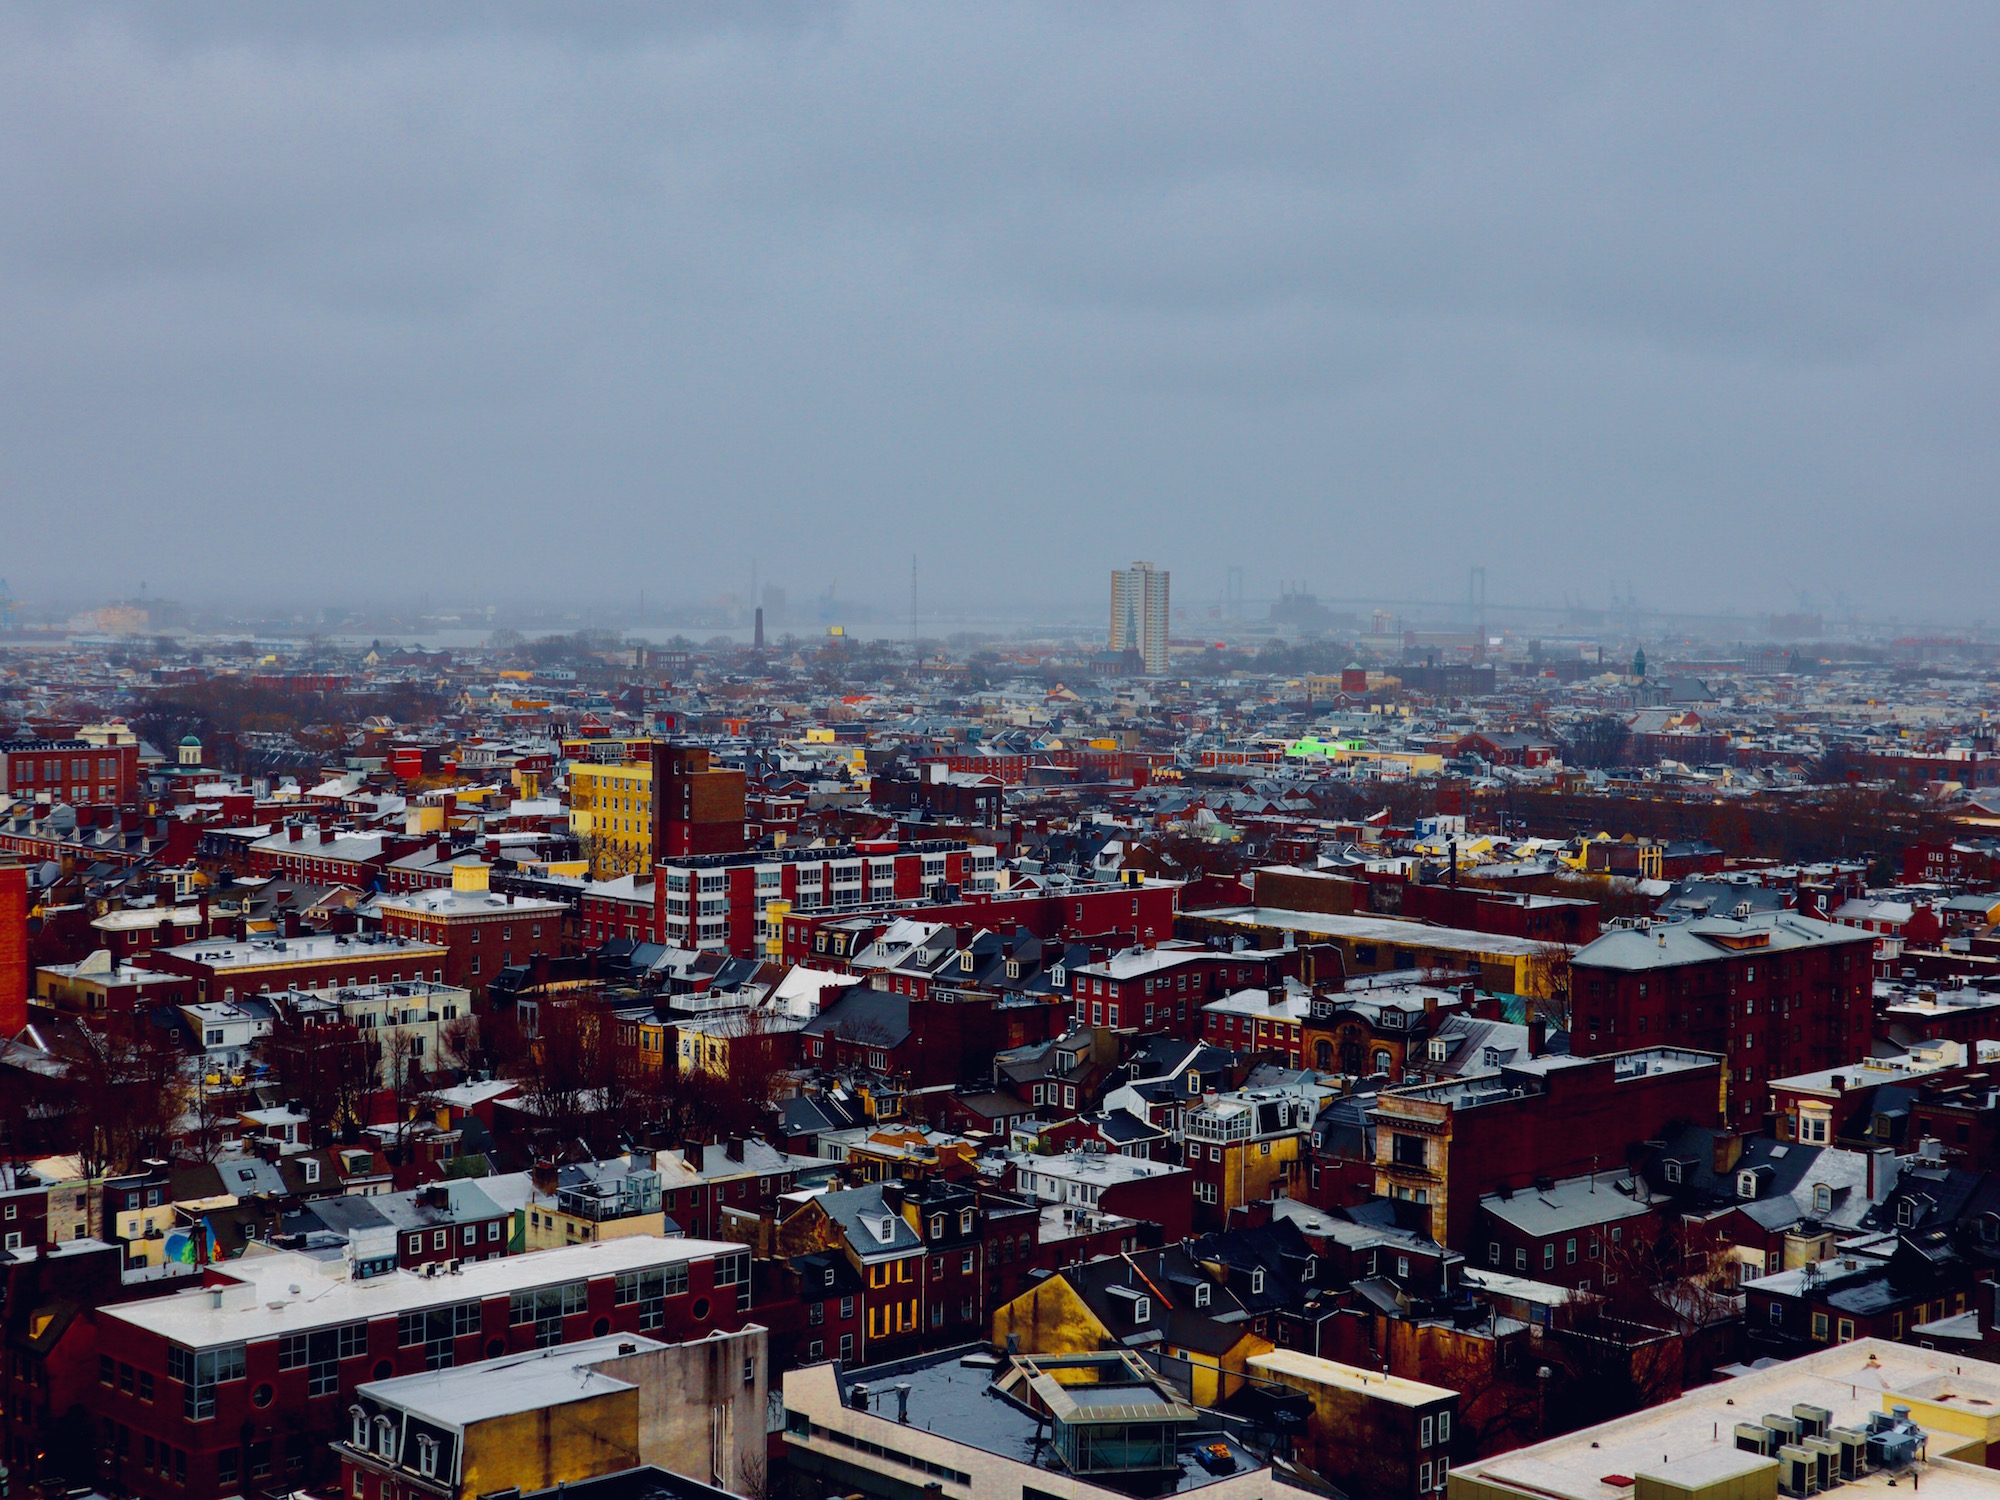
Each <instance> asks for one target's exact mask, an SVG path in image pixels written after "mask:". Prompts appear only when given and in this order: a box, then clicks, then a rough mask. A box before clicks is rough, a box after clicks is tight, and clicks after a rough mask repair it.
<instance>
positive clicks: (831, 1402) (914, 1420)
mask: <svg viewBox="0 0 2000 1500" xmlns="http://www.w3.org/2000/svg"><path fill="white" fill-rule="evenodd" d="M784 1392H785V1396H784V1401H785V1445H786V1452H787V1454H788V1456H789V1458H790V1461H791V1464H792V1467H793V1468H795V1469H797V1470H800V1471H801V1472H803V1473H806V1474H809V1475H812V1476H814V1477H815V1478H816V1479H818V1480H820V1481H822V1482H823V1483H825V1484H828V1485H831V1486H833V1487H835V1489H836V1490H838V1491H841V1492H848V1493H857V1494H861V1495H866V1496H870V1497H874V1500H910V1497H912V1496H915V1495H918V1494H920V1493H922V1492H923V1491H924V1490H925V1489H926V1488H930V1489H932V1490H933V1491H936V1490H938V1489H940V1488H941V1489H942V1492H943V1493H945V1494H948V1495H951V1496H953V1497H954V1500H960V1497H962V1500H1022V1497H1023V1496H1027V1497H1029V1500H1118V1497H1124V1500H1157V1497H1161V1496H1166V1495H1181V1494H1191V1493H1196V1492H1199V1493H1200V1494H1202V1495H1203V1496H1204V1497H1206V1500H1253V1497H1268V1496H1269V1495H1270V1494H1271V1493H1272V1491H1273V1489H1274V1488H1276V1480H1275V1477H1274V1475H1273V1473H1272V1470H1271V1468H1270V1466H1269V1465H1268V1464H1266V1463H1264V1462H1263V1461H1262V1460H1260V1459H1258V1458H1257V1457H1256V1456H1254V1455H1253V1454H1251V1453H1250V1452H1249V1451H1247V1450H1246V1449H1244V1448H1243V1447H1242V1446H1241V1445H1240V1444H1238V1443H1236V1442H1235V1441H1233V1440H1232V1439H1230V1438H1229V1437H1227V1436H1225V1435H1224V1433H1223V1432H1222V1430H1221V1424H1220V1422H1219V1421H1218V1420H1216V1419H1214V1418H1211V1417H1208V1416H1206V1415H1205V1414H1204V1413H1203V1412H1201V1411H1200V1410H1198V1409H1196V1408H1195V1407H1192V1406H1190V1405H1188V1404H1187V1403H1186V1402H1185V1401H1183V1400H1181V1399H1180V1397H1179V1396H1177V1395H1175V1394H1174V1393H1173V1391H1172V1390H1171V1389H1169V1388H1168V1387H1167V1386H1166V1385H1165V1384H1163V1383H1162V1382H1161V1381H1160V1380H1159V1378H1158V1377H1156V1376H1155V1375H1154V1374H1153V1373H1152V1371H1151V1370H1150V1369H1149V1368H1148V1367H1147V1366H1146V1365H1145V1364H1143V1363H1142V1362H1141V1361H1140V1360H1139V1359H1138V1357H1137V1356H1136V1355H1133V1354H1130V1353H1127V1352H1126V1351H1124V1350H1109V1351H1104V1352H1101V1353H1090V1354H1074V1355H1059V1356H1054V1357H1044V1358H1028V1357H1015V1358H1008V1357H1005V1356H1002V1355H997V1354H995V1353H993V1352H992V1351H991V1349H990V1348H989V1347H988V1346H986V1345H969V1346H961V1347H960V1348H957V1349H948V1350H945V1351H943V1352H941V1353H937V1354H928V1355H922V1356H919V1357H918V1358H915V1359H909V1360H904V1361H901V1362H898V1363H895V1364H889V1365H881V1366H876V1367H874V1368H871V1369H868V1370H859V1371H853V1372H846V1371H842V1370H841V1369H840V1368H839V1367H838V1366H837V1365H832V1364H822V1365H814V1366H812V1367H810V1368H808V1369H804V1370H791V1371H788V1372H787V1373H786V1375H785V1381H784Z"/></svg>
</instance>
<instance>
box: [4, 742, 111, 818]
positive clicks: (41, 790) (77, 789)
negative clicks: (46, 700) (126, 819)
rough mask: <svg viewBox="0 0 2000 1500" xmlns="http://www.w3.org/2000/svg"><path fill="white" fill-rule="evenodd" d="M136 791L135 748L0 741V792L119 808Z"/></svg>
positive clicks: (76, 743)
mask: <svg viewBox="0 0 2000 1500" xmlns="http://www.w3.org/2000/svg"><path fill="white" fill-rule="evenodd" d="M138 790H139V747H138V745H137V744H136V743H134V744H130V745H93V744H91V743H90V742H89V741H88V740H80V739H61V740H53V739H13V740H0V792H7V793H11V794H12V795H13V796H15V797H19V798H24V799H27V800H31V801H32V800H33V799H35V798H37V797H39V798H42V799H43V800H45V801H49V802H66V803H68V804H69V805H70V806H72V807H98V806H110V807H122V806H124V805H125V804H126V803H128V802H131V801H133V800H134V799H135V798H136V797H137V795H138Z"/></svg>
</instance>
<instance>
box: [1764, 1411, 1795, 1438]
mask: <svg viewBox="0 0 2000 1500" xmlns="http://www.w3.org/2000/svg"><path fill="white" fill-rule="evenodd" d="M1764 1425H1765V1426H1766V1427H1768V1428H1770V1429H1771V1431H1773V1432H1775V1433H1777V1434H1778V1435H1779V1437H1780V1438H1781V1439H1782V1440H1783V1441H1784V1442H1787V1443H1796V1442H1797V1441H1798V1440H1799V1439H1800V1438H1802V1437H1804V1436H1805V1432H1804V1430H1803V1429H1802V1427H1801V1425H1800V1423H1799V1419H1798V1418H1797V1417H1781V1416H1779V1415H1778V1414H1777V1413H1776V1412H1770V1411H1767V1412H1765V1413H1764Z"/></svg>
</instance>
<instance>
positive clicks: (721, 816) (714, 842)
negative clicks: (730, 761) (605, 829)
mask: <svg viewBox="0 0 2000 1500" xmlns="http://www.w3.org/2000/svg"><path fill="white" fill-rule="evenodd" d="M652 758H653V864H654V867H655V868H657V867H658V866H659V864H660V862H661V861H662V860H664V859H675V858H686V857H687V856H689V855H698V854H734V853H737V852H738V851H740V850H741V849H742V848H743V847H744V844H745V842H746V840H745V837H744V828H743V824H744V815H743V814H744V810H743V800H744V793H745V791H746V790H747V787H748V778H747V777H746V776H745V775H744V773H743V772H741V771H739V770H734V769H732V768H730V767H726V766H718V765H715V764H713V763H712V761H711V758H710V755H709V752H708V751H707V750H706V749H705V748H703V747H702V746H699V745H674V744H667V743H663V742H659V741H655V742H654V744H653V746H652Z"/></svg>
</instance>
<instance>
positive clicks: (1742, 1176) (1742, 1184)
mask: <svg viewBox="0 0 2000 1500" xmlns="http://www.w3.org/2000/svg"><path fill="white" fill-rule="evenodd" d="M1736 1196H1737V1197H1739V1198H1754V1197H1756V1196H1757V1174H1756V1173H1755V1172H1738V1173H1737V1174H1736Z"/></svg>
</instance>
